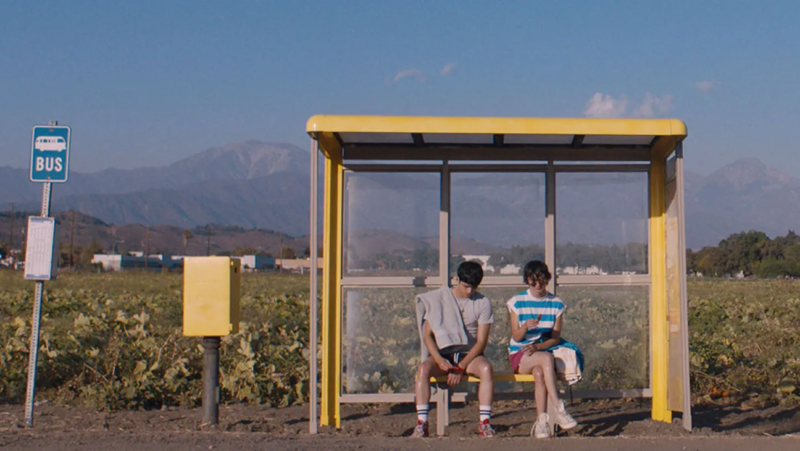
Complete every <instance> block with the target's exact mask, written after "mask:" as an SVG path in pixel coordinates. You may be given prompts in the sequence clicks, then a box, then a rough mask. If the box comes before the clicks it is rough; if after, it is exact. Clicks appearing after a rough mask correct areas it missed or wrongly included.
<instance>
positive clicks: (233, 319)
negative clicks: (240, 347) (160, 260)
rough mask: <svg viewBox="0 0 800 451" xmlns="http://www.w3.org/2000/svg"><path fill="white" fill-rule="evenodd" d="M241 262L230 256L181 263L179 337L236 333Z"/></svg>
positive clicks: (194, 258) (188, 259) (237, 327)
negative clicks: (181, 310)
mask: <svg viewBox="0 0 800 451" xmlns="http://www.w3.org/2000/svg"><path fill="white" fill-rule="evenodd" d="M241 282H242V271H241V262H240V261H239V260H236V259H232V258H230V257H186V258H184V260H183V335H185V336H187V337H221V336H224V335H229V334H235V333H237V332H239V297H240V293H241V288H240V287H241Z"/></svg>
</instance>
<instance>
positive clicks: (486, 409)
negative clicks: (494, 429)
mask: <svg viewBox="0 0 800 451" xmlns="http://www.w3.org/2000/svg"><path fill="white" fill-rule="evenodd" d="M478 409H479V410H480V415H481V417H480V418H481V423H483V421H484V420H490V419H491V418H492V406H480V407H479V408H478Z"/></svg>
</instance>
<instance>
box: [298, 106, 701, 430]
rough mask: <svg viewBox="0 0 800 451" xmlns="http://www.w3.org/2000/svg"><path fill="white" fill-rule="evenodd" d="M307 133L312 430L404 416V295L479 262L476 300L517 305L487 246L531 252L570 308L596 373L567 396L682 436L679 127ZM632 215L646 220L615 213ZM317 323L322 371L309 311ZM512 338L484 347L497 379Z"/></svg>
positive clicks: (544, 124)
mask: <svg viewBox="0 0 800 451" xmlns="http://www.w3.org/2000/svg"><path fill="white" fill-rule="evenodd" d="M306 129H307V132H308V134H309V135H310V136H311V168H310V170H311V180H312V181H311V224H310V226H311V230H310V236H311V246H310V250H311V262H312V270H311V287H310V288H311V293H316V292H317V290H318V288H321V295H322V303H321V309H322V312H321V313H322V315H321V322H320V324H321V341H320V342H321V346H322V349H321V390H320V393H321V399H320V406H319V417H318V416H317V415H318V410H317V393H318V392H317V374H319V373H318V369H317V360H316V359H315V358H313V357H312V358H311V376H310V381H311V384H310V386H311V391H310V393H311V432H312V433H315V432H316V430H317V427H318V425H319V424H321V425H328V426H334V427H337V428H338V427H340V425H341V423H340V422H341V415H340V405H341V404H342V403H348V402H413V399H414V395H413V388H411V386H412V383H411V382H408V379H409V377H411V378H413V372H414V370H415V369H416V368H415V366H416V365H417V364H418V362H419V361H418V357H416V356H415V355H414V354H415V353H417V354H418V349H419V347H418V346H419V344H418V343H419V341H418V336H417V335H416V332H415V331H416V329H415V326H414V323H413V313H412V312H413V296H414V295H415V294H416V293H419V292H423V291H427V290H431V289H435V288H438V287H440V286H442V285H444V284H448V283H450V280H451V279H452V276H453V274H454V271H455V268H454V267H455V266H456V265H457V262H458V261H460V260H464V259H478V260H480V259H483V260H482V262H483V263H484V264H485V265H484V266H485V269H484V271H485V272H486V276H485V277H484V281H483V283H482V284H481V288H480V289H481V291H482V292H484V293H487V292H488V293H490V294H489V296H490V298H492V299H493V300H495V299H498V300H499V301H502V299H504V298H505V299H507V298H508V296H510V295H511V294H513V293H515V292H516V291H513V290H515V289H516V288H517V287H520V285H521V282H522V281H521V277H520V275H519V274H520V269H519V264H520V262H521V260H520V261H512V260H513V258H512V257H513V256H512V257H507V256H502V255H501V256H497V255H498V254H499V253H502V252H501V251H499V250H497V249H500V247H492V245H491V244H486V243H481V242H482V241H492V240H493V241H494V242H496V243H505V244H506V245H507V249H511V250H510V251H508V252H507V254H508V255H511V254H513V253H514V252H516V254H515V255H523V254H524V255H526V256H528V255H541V257H542V258H543V259H544V261H545V262H546V263H547V264H548V266H549V267H550V268H551V271H552V272H553V274H554V278H553V280H552V281H551V286H550V287H549V288H550V290H551V291H552V292H556V293H557V294H558V295H559V296H560V297H562V298H563V299H565V301H566V303H567V304H568V305H570V308H571V309H573V310H572V311H571V312H570V315H574V316H570V317H569V318H568V319H567V321H568V323H567V324H569V325H568V326H566V327H567V328H568V329H567V331H568V332H567V337H568V338H569V337H571V336H577V337H578V338H579V339H580V340H583V342H582V343H578V344H579V346H581V347H582V349H584V353H585V354H587V355H586V358H587V362H592V364H593V365H595V367H594V369H593V370H592V371H594V372H595V373H594V374H595V376H594V377H592V381H593V382H592V381H589V382H587V383H588V384H589V389H586V390H577V391H576V392H575V396H578V397H583V398H591V397H643V398H652V418H653V419H654V420H657V421H663V422H671V421H672V415H673V412H682V415H681V416H682V421H683V425H684V427H685V428H686V429H691V404H690V381H689V348H688V320H687V295H686V262H685V248H686V246H685V237H684V234H685V233H684V200H683V196H684V195H683V192H684V187H683V148H682V142H683V140H684V139H685V138H686V136H687V131H686V126H685V124H684V123H683V122H681V121H680V120H676V119H582V118H581V119H567V118H494V117H389V116H328V115H322V116H313V117H311V118H310V119H309V120H308V123H307V125H306ZM319 155H322V157H323V162H324V170H322V173H324V177H322V180H323V181H322V183H323V186H322V188H324V189H323V194H322V204H323V205H324V208H323V209H322V212H321V213H322V214H321V216H322V217H321V218H320V216H319V199H318V194H317V193H318V190H319V189H320V187H319V185H318V183H319V182H318V180H319V178H320V177H318V175H319V174H320V167H319V158H318V156H319ZM627 191H630V193H631V194H630V195H628V194H625V192H627ZM476 193H478V194H476ZM480 193H482V194H480ZM479 194H480V196H483V197H475V196H478V195H479ZM592 196H599V198H597V199H594V200H593V199H592ZM628 204H631V205H633V207H636V206H637V205H641V207H636V208H638V209H636V208H632V209H631V210H630V211H632V212H633V213H630V212H626V213H619V214H617V213H614V211H615V210H614V209H615V208H622V209H623V210H620V211H627V210H624V209H625V208H627V205H628ZM504 205H509V206H510V207H507V208H506V207H504ZM582 212H588V213H582ZM582 215H583V216H582ZM623 216H624V217H623ZM320 219H321V221H320ZM320 223H321V228H322V230H321V231H320V230H319V228H320ZM481 227H482V228H481ZM604 227H605V229H607V230H604ZM320 233H321V235H322V241H323V242H322V246H321V249H322V261H323V264H322V268H321V269H322V271H321V274H322V280H321V285H319V286H318V279H317V268H316V262H317V253H318V250H317V249H318V243H317V237H318V234H320ZM481 234H486V236H485V237H484V236H482V235H481ZM489 235H491V236H489ZM484 238H485V240H484ZM514 240H516V241H514ZM576 243H578V244H576ZM580 243H584V244H580ZM504 249H506V248H504ZM601 251H602V252H601ZM526 252H527V254H526ZM537 252H539V254H537ZM481 254H485V255H483V256H482V255H481ZM601 254H602V255H605V256H606V257H598V255H601ZM593 255H594V257H593ZM637 256H638V257H637ZM487 257H488V259H487ZM520 258H521V257H520ZM593 258H594V259H595V260H592V259H593ZM614 262H617V263H614ZM619 262H622V263H619ZM399 300H402V301H399ZM498 305H499V307H496V309H495V317H496V318H498V317H500V316H502V315H503V314H504V312H502V311H499V310H498V308H502V304H498ZM598 312H600V313H598ZM603 312H605V313H603ZM310 314H311V317H310V321H311V324H310V329H311V330H310V332H311V337H310V339H311V355H312V356H316V355H317V349H316V344H317V340H318V338H319V336H318V331H317V324H318V321H319V319H320V318H319V317H318V313H317V305H316V303H314V302H312V303H311V312H310ZM591 315H595V316H591ZM626 315H627V316H626ZM573 317H574V318H577V319H576V322H570V321H572V318H573ZM581 318H588V319H583V320H582V319H581ZM592 318H594V319H592ZM625 318H630V319H625ZM496 321H497V320H496ZM581 321H583V322H581ZM570 331H572V332H570ZM494 332H495V331H494V330H493V333H494ZM507 333H508V332H507V330H498V331H497V334H498V335H497V337H498V338H497V339H495V338H493V339H492V343H491V344H490V345H489V346H490V347H493V349H496V350H497V351H496V354H494V355H495V356H496V357H495V358H492V356H490V360H492V362H493V364H496V365H502V362H501V360H503V359H502V357H501V356H502V355H503V352H504V350H505V346H504V345H503V344H502V341H503V339H504V338H503V335H504V334H505V335H507ZM570 333H573V334H575V335H570ZM403 337H407V338H408V340H405V339H404V338H403ZM581 337H582V338H581ZM570 339H571V338H570ZM580 340H578V341H580ZM572 341H575V340H572ZM401 342H402V343H401ZM590 349H591V350H590ZM493 352H494V351H493ZM415 358H416V360H415ZM615 362H616V363H615ZM588 364H589V363H587V365H588ZM615 364H616V365H617V366H616V367H615V366H613V365H615ZM601 366H602V367H601ZM634 370H635V373H632V372H631V371H634ZM496 371H497V370H496ZM625 378H627V379H625ZM622 379H625V380H622ZM597 381H600V382H597ZM592 383H595V386H592V385H591V384H592ZM598 383H599V384H605V385H603V386H597V385H596V384H598ZM511 395H512V396H517V397H519V393H511ZM528 395H529V394H528Z"/></svg>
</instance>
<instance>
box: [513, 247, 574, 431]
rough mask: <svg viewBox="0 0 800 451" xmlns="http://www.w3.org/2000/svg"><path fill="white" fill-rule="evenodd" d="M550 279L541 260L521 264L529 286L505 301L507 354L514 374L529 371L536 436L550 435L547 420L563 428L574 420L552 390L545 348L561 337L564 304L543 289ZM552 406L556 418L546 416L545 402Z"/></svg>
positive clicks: (552, 366)
mask: <svg viewBox="0 0 800 451" xmlns="http://www.w3.org/2000/svg"><path fill="white" fill-rule="evenodd" d="M551 278H552V276H551V274H550V271H549V270H548V268H547V265H546V264H545V263H544V262H541V261H538V260H534V261H530V262H528V263H527V264H526V265H525V270H524V272H523V280H524V282H525V284H526V285H528V286H529V288H528V289H527V290H525V291H523V292H521V293H518V294H516V295H514V296H513V297H512V298H511V299H510V300H509V301H508V303H507V304H506V305H507V306H508V312H509V315H510V316H511V318H510V320H509V324H510V325H511V340H510V341H509V345H508V355H509V360H510V361H511V367H512V368H513V369H514V372H515V373H520V374H533V377H534V380H535V384H536V386H535V397H536V410H537V411H538V419H537V421H536V423H534V425H533V428H532V429H531V435H535V436H536V438H548V437H550V426H549V422H550V421H551V420H553V421H555V422H556V423H558V425H559V426H561V427H562V428H563V429H571V428H573V427H575V426H577V424H578V422H577V421H575V419H574V418H572V416H571V415H570V414H569V413H567V410H566V407H565V406H564V401H562V400H561V399H560V398H559V396H558V391H557V389H556V373H555V364H554V362H553V354H552V353H550V352H548V350H549V349H550V348H551V347H552V346H555V345H557V344H558V343H559V341H560V340H561V326H562V323H563V317H564V316H563V315H564V310H566V308H567V306H566V305H565V304H564V302H563V301H562V300H561V299H559V298H558V296H556V295H554V294H551V293H548V292H547V284H548V283H549V282H550V279H551ZM548 402H552V403H554V405H555V406H556V415H555V416H556V418H552V419H551V418H549V415H548V414H547V403H548Z"/></svg>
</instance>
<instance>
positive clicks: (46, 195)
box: [25, 122, 70, 426]
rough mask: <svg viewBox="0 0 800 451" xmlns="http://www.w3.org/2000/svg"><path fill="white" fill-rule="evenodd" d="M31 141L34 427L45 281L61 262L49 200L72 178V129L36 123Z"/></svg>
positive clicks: (30, 391) (29, 403) (30, 388)
mask: <svg viewBox="0 0 800 451" xmlns="http://www.w3.org/2000/svg"><path fill="white" fill-rule="evenodd" d="M31 141H32V142H31V181H32V182H42V183H43V184H42V212H41V216H39V217H29V218H28V230H29V232H28V239H27V243H26V252H25V278H26V279H28V280H35V281H36V290H35V298H34V304H33V320H32V321H31V343H30V346H29V347H28V385H27V391H26V393H25V423H26V424H27V425H28V426H33V398H34V395H35V393H36V362H37V360H38V358H39V327H40V325H41V320H42V295H43V292H44V281H45V280H52V279H54V278H55V276H56V271H55V268H56V264H57V263H58V241H57V239H56V237H57V235H56V224H55V219H53V218H51V217H50V199H51V197H52V190H53V183H65V182H66V181H67V179H69V142H70V128H69V127H64V126H59V125H58V122H51V123H50V125H37V126H35V127H33V136H32V138H31Z"/></svg>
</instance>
